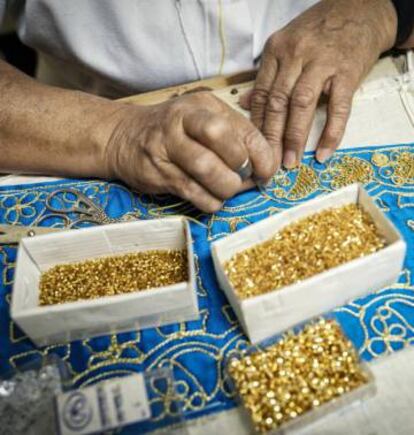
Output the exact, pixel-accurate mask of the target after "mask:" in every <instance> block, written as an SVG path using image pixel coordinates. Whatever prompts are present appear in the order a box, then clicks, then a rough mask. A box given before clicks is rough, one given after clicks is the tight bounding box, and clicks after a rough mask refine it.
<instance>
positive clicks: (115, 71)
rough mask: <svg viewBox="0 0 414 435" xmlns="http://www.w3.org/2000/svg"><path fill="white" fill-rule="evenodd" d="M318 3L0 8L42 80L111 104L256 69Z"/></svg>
mask: <svg viewBox="0 0 414 435" xmlns="http://www.w3.org/2000/svg"><path fill="white" fill-rule="evenodd" d="M316 2H317V0H26V1H24V0H0V23H1V20H2V17H3V16H4V15H5V11H6V10H8V12H9V13H10V14H12V15H14V16H15V17H16V19H17V27H18V34H19V36H20V38H21V40H22V41H23V42H24V43H25V44H27V45H28V46H30V47H33V48H34V49H35V50H37V51H38V52H39V54H40V59H41V61H40V66H41V68H40V78H41V79H43V80H44V81H47V82H49V83H50V84H56V85H60V86H65V87H70V88H74V89H82V90H84V91H87V92H91V93H95V94H101V95H105V96H109V97H120V96H123V95H127V94H131V93H138V92H143V91H148V90H152V89H156V88H161V87H165V86H170V85H175V84H179V83H183V82H189V81H193V80H197V79H201V78H207V77H211V76H214V75H217V74H221V73H223V74H227V73H233V72H237V71H242V70H247V69H251V68H253V67H254V64H255V60H257V58H258V57H259V56H260V53H261V51H262V49H263V46H264V43H265V42H266V40H267V38H268V37H269V36H270V35H271V34H272V33H273V32H275V31H276V30H278V29H280V28H281V27H283V26H284V25H285V24H286V23H288V22H289V21H290V20H291V19H292V18H294V17H295V16H296V15H297V14H299V13H301V12H302V11H304V10H305V9H307V8H308V7H310V6H312V5H313V4H314V3H316Z"/></svg>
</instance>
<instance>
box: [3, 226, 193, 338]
mask: <svg viewBox="0 0 414 435" xmlns="http://www.w3.org/2000/svg"><path fill="white" fill-rule="evenodd" d="M153 249H187V253H188V267H189V280H188V282H182V283H179V284H174V285H171V286H167V287H160V288H156V289H150V290H143V291H139V292H135V293H128V294H124V295H116V296H106V297H102V298H99V299H92V300H83V301H76V302H68V303H64V304H57V305H50V306H39V295H38V293H39V280H40V276H41V273H42V272H44V271H46V270H48V269H49V268H51V267H52V266H54V265H56V264H62V263H73V262H77V261H82V260H88V259H91V258H97V257H105V256H108V255H122V254H125V253H130V252H138V251H147V250H153ZM11 317H12V319H13V320H14V321H15V322H16V323H17V325H18V326H19V327H20V328H21V329H22V330H23V331H24V332H25V333H26V334H27V335H28V336H29V337H30V338H31V339H32V341H33V342H34V343H35V344H36V345H38V346H42V345H46V344H55V343H64V342H68V341H72V340H78V339H83V338H88V337H93V336H98V335H104V334H110V333H115V332H124V331H129V330H139V329H144V328H150V327H157V326H161V325H165V324H169V323H177V322H183V321H188V320H195V319H197V318H198V317H199V312H198V302H197V294H196V284H195V268H194V256H193V243H192V238H191V232H190V227H189V224H188V222H187V221H186V220H185V219H184V218H167V219H156V220H148V221H137V222H128V223H121V224H111V225H104V226H100V227H93V228H85V229H79V230H70V231H63V232H61V233H54V234H48V235H42V236H35V237H32V238H25V239H22V241H21V242H20V245H19V251H18V255H17V264H16V272H15V281H14V287H13V294H12V303H11Z"/></svg>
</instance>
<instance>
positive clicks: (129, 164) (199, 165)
mask: <svg viewBox="0 0 414 435" xmlns="http://www.w3.org/2000/svg"><path fill="white" fill-rule="evenodd" d="M115 118H116V119H117V122H116V127H115V128H114V130H113V134H112V136H111V138H110V140H109V142H108V145H107V158H106V161H107V166H108V168H109V172H110V174H111V176H112V177H113V178H117V179H120V180H123V181H124V182H126V183H127V184H128V185H130V186H131V187H133V188H135V189H137V190H139V191H140V192H148V193H172V194H174V195H177V196H179V197H181V198H184V199H186V200H188V201H190V202H192V203H193V204H194V205H195V206H197V207H198V208H199V209H201V210H204V211H206V212H214V211H217V210H219V209H220V208H221V206H222V202H223V201H224V200H225V199H228V198H231V197H232V196H234V195H235V194H236V193H238V192H240V191H243V190H246V189H248V188H251V187H252V186H253V181H252V180H247V181H244V182H243V181H242V179H241V177H240V176H239V175H238V174H237V169H239V168H240V167H241V166H242V165H243V163H244V162H245V161H246V159H249V160H250V162H251V164H252V167H253V173H254V177H255V181H256V182H257V181H262V182H263V183H265V182H267V181H268V180H269V179H270V178H271V176H272V175H273V174H274V172H275V170H276V165H275V162H276V159H275V155H274V150H273V149H272V148H271V147H270V146H269V144H268V142H267V141H266V140H265V139H264V137H263V136H262V134H261V133H260V132H259V130H258V129H257V128H256V127H254V126H253V125H252V124H251V122H249V121H248V120H247V119H246V118H245V117H244V116H242V115H241V114H239V113H238V112H236V111H235V110H233V109H231V108H230V107H229V106H228V105H227V104H225V103H224V102H222V101H221V100H219V99H218V98H217V97H215V96H214V95H212V94H210V93H208V92H198V93H194V94H189V95H184V96H181V97H178V98H175V99H173V100H170V101H167V102H165V103H162V104H157V105H154V106H146V107H137V106H127V109H126V110H123V111H120V112H117V113H116V115H115Z"/></svg>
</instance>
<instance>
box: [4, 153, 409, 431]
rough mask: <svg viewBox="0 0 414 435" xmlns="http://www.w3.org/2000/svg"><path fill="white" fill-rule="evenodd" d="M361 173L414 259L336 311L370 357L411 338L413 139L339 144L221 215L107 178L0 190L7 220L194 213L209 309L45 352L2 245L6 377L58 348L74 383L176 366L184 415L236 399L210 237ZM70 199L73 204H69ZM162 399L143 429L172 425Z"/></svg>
mask: <svg viewBox="0 0 414 435" xmlns="http://www.w3.org/2000/svg"><path fill="white" fill-rule="evenodd" d="M353 182H361V183H364V184H365V186H366V188H367V189H368V191H369V193H370V194H371V195H372V196H373V197H374V198H375V200H376V203H377V204H378V205H379V206H380V207H381V208H382V209H383V210H385V212H386V213H387V215H388V216H389V217H390V218H391V219H392V221H393V222H394V223H395V224H396V225H397V227H398V228H399V229H400V231H401V233H402V234H403V235H404V237H405V239H406V241H407V243H408V256H407V259H406V263H405V267H404V270H403V272H402V274H401V277H400V281H399V282H398V284H395V285H394V286H392V287H391V288H388V289H384V290H381V291H379V292H378V293H376V294H372V295H369V296H367V297H364V298H362V299H359V300H356V301H354V302H353V303H351V304H349V305H347V306H345V307H342V308H339V309H337V310H336V311H335V313H334V315H335V316H337V318H338V319H339V321H340V323H341V324H342V326H343V328H344V329H345V331H346V332H347V334H348V335H349V336H350V337H351V338H352V340H353V341H354V343H355V344H356V346H357V347H358V349H359V351H360V354H361V356H362V358H364V359H366V360H370V359H372V358H375V357H377V356H379V355H382V354H384V353H389V352H394V351H397V350H399V349H402V348H403V347H404V346H407V345H410V344H411V342H412V341H413V340H414V284H413V281H412V278H411V271H412V270H413V268H414V146H413V145H405V146H394V147H391V146H390V147H380V148H367V149H358V150H347V151H339V152H338V153H337V154H336V156H335V157H334V158H333V159H331V161H329V162H328V163H327V164H326V165H320V164H318V163H316V162H315V161H314V159H313V156H312V155H307V156H306V158H305V164H304V165H302V167H301V168H300V170H296V171H291V172H289V173H285V174H281V175H278V176H276V177H275V178H274V180H273V181H272V184H271V185H270V186H268V187H267V188H266V189H263V190H261V191H259V190H251V191H249V192H245V193H243V194H240V195H238V196H237V197H235V198H233V199H232V200H230V201H228V202H227V203H226V204H225V207H224V208H223V210H222V211H220V212H219V213H217V214H215V215H213V216H211V215H206V214H201V213H199V212H197V211H195V210H194V209H193V208H191V206H189V205H188V204H186V203H183V202H181V201H179V200H178V199H176V198H175V199H174V198H171V197H154V196H149V195H137V194H133V193H131V192H130V191H129V190H128V189H126V188H125V187H124V186H121V185H119V184H114V183H106V182H101V181H90V180H88V181H87V180H67V181H62V182H55V183H49V184H36V185H29V186H27V185H26V186H15V187H3V188H0V223H12V224H14V223H18V224H25V225H27V224H34V225H45V226H47V225H54V226H72V227H74V228H76V227H80V226H85V225H91V224H97V223H100V224H104V223H109V222H114V221H119V220H128V219H136V218H139V219H152V218H156V217H162V216H165V215H172V214H184V215H187V216H189V217H190V218H191V222H192V223H191V228H192V233H193V236H194V241H195V252H196V257H197V258H196V260H197V265H198V270H199V272H198V298H199V305H200V311H201V317H200V320H199V321H193V322H188V323H186V324H176V325H170V326H166V327H162V328H155V329H150V330H145V331H141V332H130V333H124V334H118V335H113V336H106V337H100V338H95V339H90V340H83V341H78V342H74V343H71V344H65V345H60V346H48V347H45V348H41V349H37V348H36V347H35V346H34V345H33V344H32V343H31V342H30V340H29V339H28V338H27V337H25V336H24V335H23V333H22V332H21V331H19V329H18V328H17V327H16V326H15V325H14V324H13V322H12V321H11V319H10V316H9V303H10V293H11V287H12V282H13V271H14V269H13V268H14V261H15V257H16V248H15V247H12V246H4V247H0V374H2V373H4V372H6V371H8V370H9V369H11V368H13V367H16V366H20V365H21V364H24V363H25V362H26V361H28V360H31V359H33V358H38V357H40V356H44V355H47V354H50V353H56V354H58V355H60V356H61V357H62V358H63V359H64V360H66V361H67V362H68V364H69V366H70V368H71V371H72V375H73V380H74V385H75V386H78V387H79V386H82V385H88V384H89V383H91V382H94V381H97V380H100V379H105V378H108V377H111V376H117V375H121V374H125V373H129V372H135V371H142V370H144V369H153V368H156V367H162V366H170V367H172V368H173V370H174V374H175V378H176V380H177V385H178V389H179V392H180V397H181V401H182V404H183V406H184V410H185V417H186V418H192V417H195V416H199V415H205V414H207V413H211V412H217V411H221V410H224V409H228V408H231V407H233V406H234V402H233V400H232V398H231V397H230V394H229V392H228V388H227V387H226V382H225V381H226V379H225V375H224V373H223V361H224V359H225V358H226V357H228V355H229V354H230V353H231V352H232V351H235V350H236V349H238V348H241V347H244V346H246V344H247V341H246V338H245V336H244V335H243V333H242V331H241V329H240V328H239V326H238V323H237V321H236V318H235V315H234V313H233V311H232V310H231V308H230V306H229V304H228V302H227V300H226V298H225V297H224V294H223V293H222V292H221V291H220V289H219V287H218V285H217V282H216V278H215V275H214V270H213V266H212V261H211V258H210V254H209V243H210V242H211V241H212V240H215V239H217V238H220V237H222V236H224V235H226V234H228V233H229V232H232V231H236V230H238V229H240V228H243V227H245V226H246V225H249V224H251V223H252V222H255V221H258V220H260V219H264V218H265V217H267V216H269V215H271V214H273V213H277V212H278V211H280V210H282V209H285V208H287V207H291V206H293V205H295V204H297V203H300V202H303V201H306V200H308V199H310V198H313V197H315V196H317V195H320V194H323V193H327V192H330V191H332V190H335V189H337V188H340V187H342V186H344V185H346V184H349V183H353ZM87 198H89V200H88V199H87ZM73 206H76V207H77V209H76V210H73V211H69V210H68V208H69V207H73ZM52 207H53V210H54V211H51V208H52ZM55 209H56V210H55ZM154 400H156V401H157V407H156V412H155V416H154V419H153V421H152V422H150V423H147V424H146V425H144V426H140V430H150V429H153V428H156V427H159V426H163V425H168V424H170V422H171V419H170V418H168V415H169V410H168V400H165V397H164V396H163V395H162V394H160V397H155V398H154ZM154 409H155V408H154ZM136 430H137V427H132V428H129V429H126V430H125V433H134V432H135V431H136Z"/></svg>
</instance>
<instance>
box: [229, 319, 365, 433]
mask: <svg viewBox="0 0 414 435" xmlns="http://www.w3.org/2000/svg"><path fill="white" fill-rule="evenodd" d="M315 343H317V344H318V347H321V348H322V350H323V351H322V352H316V353H315V352H314V350H313V346H314V344H315ZM332 343H335V345H334V346H333V345H332ZM343 353H346V354H347V358H348V359H347V361H346V363H343V362H342V368H341V372H340V375H338V371H337V369H336V368H335V367H336V362H337V361H338V360H339V359H340V358H342V357H343ZM298 357H299V358H300V360H301V362H300V363H297V359H298ZM279 359H280V360H281V361H282V363H283V370H281V369H280V367H281V365H280V364H277V363H276V364H275V361H277V360H279ZM315 362H317V367H318V368H317V369H315V368H314V367H315V365H316V364H315ZM253 369H254V370H253ZM228 370H229V374H230V376H231V378H232V379H233V382H234V385H235V387H236V390H237V392H238V394H239V396H240V398H241V400H242V402H243V404H244V406H245V408H246V409H247V411H248V412H249V414H250V416H251V418H252V421H253V423H254V425H255V428H256V430H257V431H258V432H262V433H264V432H268V431H270V430H274V429H277V428H279V427H280V426H282V425H283V424H284V423H286V422H288V421H290V420H292V419H295V418H297V417H299V416H301V415H303V414H305V413H306V412H309V411H311V410H313V409H314V408H318V407H319V406H321V405H322V404H324V403H326V402H329V401H330V400H333V399H334V398H335V397H339V396H341V395H343V394H345V393H346V392H349V391H351V390H354V389H355V388H358V387H360V386H362V385H364V384H365V383H367V382H368V379H367V377H366V375H365V373H364V372H363V371H362V369H361V366H360V364H359V359H358V355H357V353H356V351H355V350H354V348H353V346H352V343H350V342H349V340H348V339H347V338H346V337H345V336H344V334H343V333H342V331H341V329H340V327H339V325H338V324H337V323H336V322H334V321H332V320H325V319H321V320H320V321H317V322H314V323H311V324H308V325H306V326H305V327H304V328H303V330H302V331H301V332H300V333H298V334H296V335H295V334H292V333H287V334H286V336H285V337H284V339H282V340H280V341H279V342H278V343H276V344H275V345H272V346H270V347H268V348H266V349H264V350H260V351H255V352H253V353H251V354H249V355H247V356H242V357H241V358H240V359H239V361H238V363H237V364H235V363H234V361H232V362H231V363H230V364H229V369H228ZM249 373H254V379H253V380H250V378H249V376H247V374H249Z"/></svg>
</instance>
